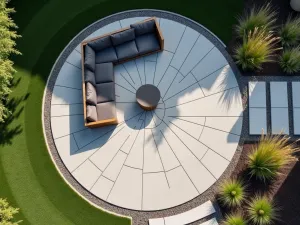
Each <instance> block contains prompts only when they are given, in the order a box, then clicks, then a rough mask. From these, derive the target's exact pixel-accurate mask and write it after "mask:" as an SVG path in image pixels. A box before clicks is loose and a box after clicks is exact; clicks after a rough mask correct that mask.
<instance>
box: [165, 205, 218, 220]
mask: <svg viewBox="0 0 300 225" xmlns="http://www.w3.org/2000/svg"><path fill="white" fill-rule="evenodd" d="M213 213H215V208H214V206H213V205H212V203H211V201H207V202H205V203H204V204H202V205H200V206H198V207H196V208H194V209H191V210H189V211H187V212H184V213H181V214H178V215H175V216H170V217H165V225H183V224H189V223H192V222H194V221H197V220H199V219H202V218H204V217H206V216H209V215H211V214H213Z"/></svg>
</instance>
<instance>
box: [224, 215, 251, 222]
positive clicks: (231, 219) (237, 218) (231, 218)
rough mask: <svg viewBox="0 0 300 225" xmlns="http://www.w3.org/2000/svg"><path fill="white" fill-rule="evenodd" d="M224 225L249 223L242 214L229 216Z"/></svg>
mask: <svg viewBox="0 0 300 225" xmlns="http://www.w3.org/2000/svg"><path fill="white" fill-rule="evenodd" d="M223 224H224V225H246V224H247V222H246V220H245V219H244V218H243V216H242V215H240V214H232V215H227V216H226V218H225V220H224V222H223Z"/></svg>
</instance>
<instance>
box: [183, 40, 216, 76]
mask: <svg viewBox="0 0 300 225" xmlns="http://www.w3.org/2000/svg"><path fill="white" fill-rule="evenodd" d="M212 48H213V44H212V43H211V42H210V41H209V40H208V39H207V38H206V37H204V36H203V35H200V37H199V38H198V40H197V41H196V43H195V45H194V47H193V48H192V50H191V52H190V53H189V55H188V57H187V59H186V60H185V62H184V63H183V65H182V67H181V69H180V72H181V73H182V74H183V76H186V75H188V74H189V73H190V72H191V71H192V70H193V68H194V67H195V66H196V65H197V64H198V63H200V62H201V60H202V59H203V58H204V57H205V55H206V54H207V53H208V52H209V51H210V50H211V49H212Z"/></svg>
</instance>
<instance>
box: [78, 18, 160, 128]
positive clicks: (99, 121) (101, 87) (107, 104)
mask: <svg viewBox="0 0 300 225" xmlns="http://www.w3.org/2000/svg"><path fill="white" fill-rule="evenodd" d="M163 49H164V38H163V36H162V32H161V30H160V27H159V24H158V22H157V20H156V19H155V18H154V17H152V18H149V19H146V20H144V21H141V22H138V23H135V24H131V25H130V26H129V27H127V28H123V29H120V30H117V31H114V32H112V33H108V34H105V35H102V36H99V37H96V38H93V39H90V40H86V41H83V42H82V43H81V54H82V91H83V110H84V121H85V126H86V127H91V128H92V127H100V126H105V125H111V124H117V123H118V119H117V115H116V103H115V83H114V71H113V66H114V65H116V64H119V63H124V62H126V61H129V60H133V59H136V58H139V57H142V56H146V55H149V54H153V53H156V52H159V51H162V50H163Z"/></svg>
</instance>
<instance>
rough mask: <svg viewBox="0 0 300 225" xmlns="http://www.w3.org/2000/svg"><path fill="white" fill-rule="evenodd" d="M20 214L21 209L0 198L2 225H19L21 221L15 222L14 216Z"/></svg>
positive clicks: (0, 219)
mask: <svg viewBox="0 0 300 225" xmlns="http://www.w3.org/2000/svg"><path fill="white" fill-rule="evenodd" d="M18 212H19V209H17V208H14V207H12V206H10V205H9V203H8V202H7V200H6V199H3V198H0V224H3V225H17V224H19V223H20V222H21V221H18V222H13V221H12V220H13V218H14V215H15V214H17V213H18Z"/></svg>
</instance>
